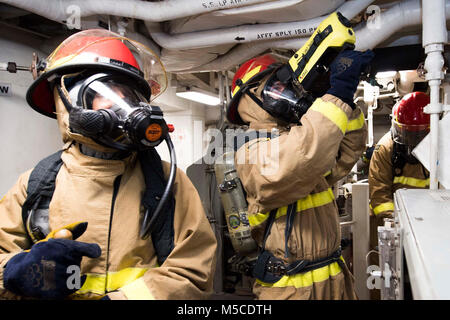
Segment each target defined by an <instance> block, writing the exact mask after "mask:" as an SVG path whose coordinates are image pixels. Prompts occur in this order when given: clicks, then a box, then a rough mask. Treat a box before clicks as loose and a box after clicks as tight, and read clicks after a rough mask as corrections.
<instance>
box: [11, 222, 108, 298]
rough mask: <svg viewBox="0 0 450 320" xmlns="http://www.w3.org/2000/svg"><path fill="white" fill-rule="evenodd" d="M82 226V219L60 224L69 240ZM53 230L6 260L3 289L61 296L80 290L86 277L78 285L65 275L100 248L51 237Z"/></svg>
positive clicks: (95, 256) (53, 296) (36, 295)
mask: <svg viewBox="0 0 450 320" xmlns="http://www.w3.org/2000/svg"><path fill="white" fill-rule="evenodd" d="M86 228H87V223H86V222H83V223H75V224H71V225H69V226H66V227H64V229H67V230H69V231H71V233H72V234H73V239H76V238H78V237H79V236H80V235H81V234H82V233H83V232H84V231H85V230H86ZM59 230H61V229H59ZM57 231H58V230H56V231H54V232H52V233H50V234H49V235H48V236H47V238H45V239H44V240H41V241H39V242H37V243H36V244H34V245H33V246H32V247H31V249H30V250H27V251H24V252H21V253H18V254H16V255H15V256H13V257H12V258H11V259H10V260H9V261H8V262H7V264H6V266H5V267H4V271H3V283H4V287H5V288H6V289H7V290H9V291H11V292H13V293H15V294H17V295H20V296H24V297H33V298H38V299H62V298H64V297H66V296H68V295H70V294H72V293H74V292H75V291H77V290H78V289H80V287H81V286H82V285H83V283H84V281H85V280H86V276H82V277H81V279H79V284H80V286H79V287H78V286H77V285H75V286H74V285H73V283H71V282H70V281H68V280H69V277H73V272H70V270H73V269H74V268H79V267H80V263H81V259H82V258H83V256H87V257H89V258H98V257H99V256H100V255H101V249H100V247H99V246H98V245H97V244H94V243H86V242H80V241H75V240H69V239H54V238H53V237H54V235H55V233H56V232H57ZM69 267H71V268H70V269H69ZM78 270H79V269H78Z"/></svg>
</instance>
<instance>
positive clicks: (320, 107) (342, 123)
mask: <svg viewBox="0 0 450 320" xmlns="http://www.w3.org/2000/svg"><path fill="white" fill-rule="evenodd" d="M310 109H312V110H314V111H317V112H320V113H321V114H323V116H324V117H326V118H328V119H329V120H331V121H332V122H333V123H334V124H335V125H336V126H337V127H338V128H339V129H340V130H341V132H342V134H345V131H346V130H347V123H348V118H347V115H346V114H345V112H344V111H343V110H342V109H341V108H339V107H338V106H336V105H335V104H334V103H331V102H324V101H323V100H322V99H316V101H314V103H313V105H312V106H311V108H310Z"/></svg>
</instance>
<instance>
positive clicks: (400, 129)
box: [392, 120, 430, 146]
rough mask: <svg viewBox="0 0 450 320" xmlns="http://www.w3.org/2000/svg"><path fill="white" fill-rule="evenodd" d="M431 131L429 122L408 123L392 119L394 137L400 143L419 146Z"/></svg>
mask: <svg viewBox="0 0 450 320" xmlns="http://www.w3.org/2000/svg"><path fill="white" fill-rule="evenodd" d="M429 132H430V125H429V124H421V125H412V124H409V125H407V124H401V123H399V122H398V121H395V120H392V137H393V140H394V142H396V143H399V144H403V145H408V146H417V145H418V144H419V142H420V141H422V139H423V138H425V136H426V135H427V134H428V133H429Z"/></svg>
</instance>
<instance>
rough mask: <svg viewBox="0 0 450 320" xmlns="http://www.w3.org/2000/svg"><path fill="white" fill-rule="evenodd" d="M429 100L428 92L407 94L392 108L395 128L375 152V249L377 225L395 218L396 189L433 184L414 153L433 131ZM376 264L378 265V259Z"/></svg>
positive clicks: (372, 162)
mask: <svg viewBox="0 0 450 320" xmlns="http://www.w3.org/2000/svg"><path fill="white" fill-rule="evenodd" d="M429 103H430V98H429V96H428V95H427V94H426V93H423V92H412V93H409V94H407V95H405V96H404V97H403V98H402V99H401V100H400V101H399V102H398V103H396V104H395V106H394V107H393V108H392V125H391V130H390V131H389V132H387V133H386V134H385V135H384V136H383V137H382V138H381V139H380V141H379V142H378V143H377V144H376V146H375V149H374V151H373V154H372V158H371V160H370V167H369V198H370V209H371V218H370V219H371V220H370V224H371V230H370V238H371V241H370V242H371V247H372V249H375V247H376V246H377V245H378V240H377V227H378V226H379V225H382V224H383V218H392V214H393V212H394V200H393V199H394V193H395V191H397V190H398V189H402V188H408V189H417V188H427V187H429V185H430V179H429V172H428V170H427V169H426V168H425V167H424V166H423V165H422V164H421V163H420V162H419V161H418V160H417V159H416V158H415V157H414V156H413V155H412V154H411V152H412V150H413V149H414V147H416V146H417V144H418V143H419V142H420V141H421V140H422V139H423V138H424V137H425V136H426V135H427V134H428V132H429V128H430V115H429V114H426V113H425V112H424V111H423V109H424V107H426V106H427V105H428V104H429ZM373 263H376V264H378V262H377V261H375V260H374V261H373Z"/></svg>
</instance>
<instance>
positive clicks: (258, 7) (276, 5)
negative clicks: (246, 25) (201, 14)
mask: <svg viewBox="0 0 450 320" xmlns="http://www.w3.org/2000/svg"><path fill="white" fill-rule="evenodd" d="M302 2H305V0H278V1H274V2H267V3H258V4H255V5H252V6H247V7H245V8H244V7H242V8H238V9H236V8H233V9H225V10H219V11H215V12H213V13H212V14H213V15H215V16H232V15H235V14H253V13H259V12H264V11H271V10H276V9H285V8H288V7H292V6H295V5H297V4H300V3H302Z"/></svg>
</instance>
